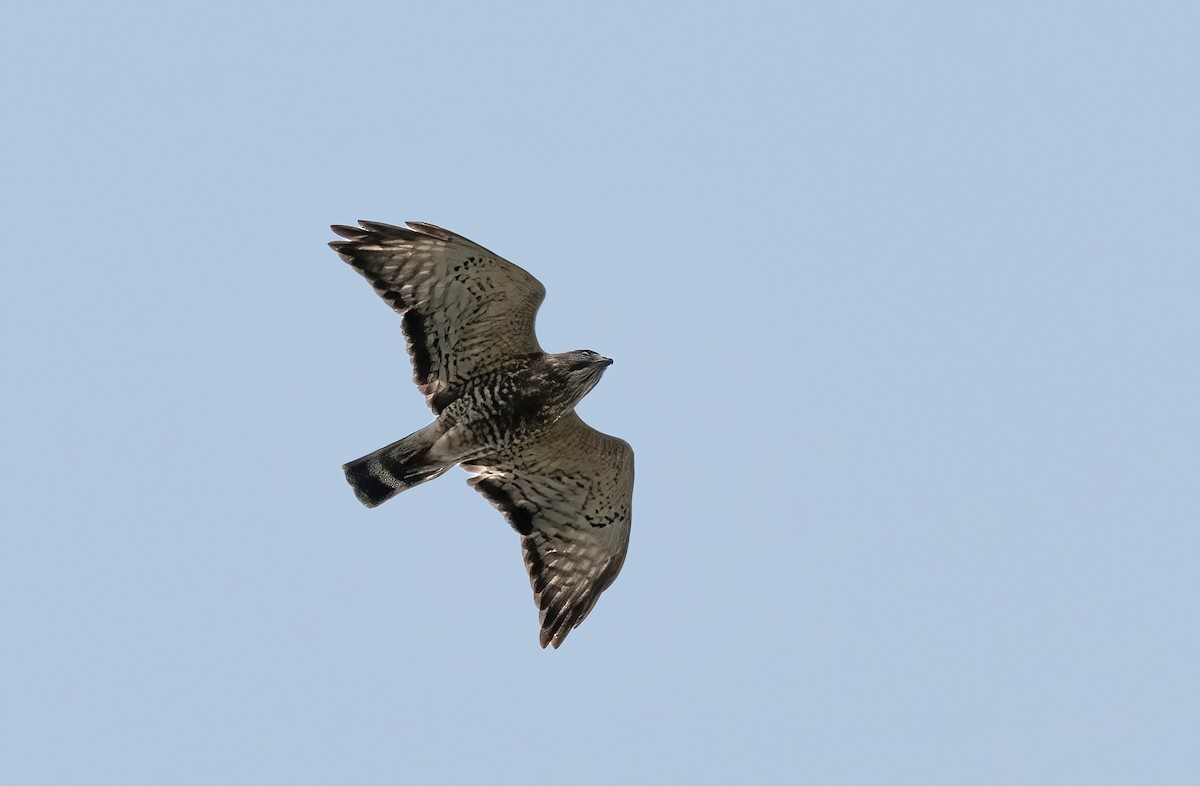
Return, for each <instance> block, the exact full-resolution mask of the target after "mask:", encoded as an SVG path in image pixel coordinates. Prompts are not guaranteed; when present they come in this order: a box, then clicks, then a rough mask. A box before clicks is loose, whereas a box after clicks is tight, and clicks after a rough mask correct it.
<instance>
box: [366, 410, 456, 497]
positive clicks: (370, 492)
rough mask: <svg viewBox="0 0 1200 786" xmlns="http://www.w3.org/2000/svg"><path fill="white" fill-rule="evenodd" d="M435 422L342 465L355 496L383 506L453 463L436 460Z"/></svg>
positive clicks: (437, 433)
mask: <svg viewBox="0 0 1200 786" xmlns="http://www.w3.org/2000/svg"><path fill="white" fill-rule="evenodd" d="M442 433H443V432H442V428H441V426H440V425H439V424H438V423H437V422H436V421H435V422H433V423H430V424H429V425H428V426H426V427H425V428H423V429H421V430H420V431H418V432H416V433H414V434H409V435H408V436H407V437H405V438H404V439H402V440H400V441H399V442H393V443H392V444H390V445H388V446H387V447H386V448H380V449H379V450H377V451H375V452H374V453H368V454H367V455H365V456H363V457H362V458H360V459H355V460H354V461H351V462H350V463H348V464H345V465H343V466H342V470H343V471H344V472H345V473H346V480H348V481H349V482H350V485H351V486H353V487H354V493H355V495H357V496H358V499H359V501H360V502H362V504H364V505H366V506H367V507H368V508H373V507H375V506H376V505H381V504H383V503H384V502H387V501H388V500H389V499H391V498H392V497H394V496H396V495H397V494H399V493H400V492H401V491H404V490H406V489H410V488H412V487H413V486H417V485H420V484H422V483H424V482H425V481H427V480H433V479H434V478H436V477H437V476H438V475H441V474H442V473H443V472H445V471H446V470H448V469H450V467H452V466H454V464H453V463H450V464H446V463H444V462H442V461H436V460H433V459H432V458H431V457H430V455H429V453H430V448H432V447H433V443H435V442H436V441H437V439H438V437H440V436H441V435H442Z"/></svg>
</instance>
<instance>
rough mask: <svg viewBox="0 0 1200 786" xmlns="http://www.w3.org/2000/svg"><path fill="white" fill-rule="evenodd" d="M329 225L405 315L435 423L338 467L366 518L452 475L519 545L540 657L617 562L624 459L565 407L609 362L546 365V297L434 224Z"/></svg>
mask: <svg viewBox="0 0 1200 786" xmlns="http://www.w3.org/2000/svg"><path fill="white" fill-rule="evenodd" d="M360 224H361V226H362V228H361V229H360V228H357V227H344V226H334V227H333V229H334V231H335V232H337V233H338V234H339V235H341V236H342V237H344V238H347V240H346V241H336V242H334V243H331V244H330V245H331V246H333V248H334V249H335V250H336V251H337V252H338V253H339V254H340V255H341V256H342V258H343V259H345V260H346V261H347V262H349V263H350V264H351V265H353V266H354V267H355V268H356V269H357V270H358V271H359V272H360V273H362V274H363V276H365V277H366V278H367V280H368V281H370V282H371V284H372V285H373V286H374V287H375V289H376V291H377V292H378V293H379V294H380V295H381V296H382V297H383V298H384V300H386V301H387V302H388V303H389V304H390V305H391V306H392V307H393V308H395V309H396V310H397V311H399V312H400V313H401V314H403V316H404V319H403V327H404V333H405V336H406V337H407V339H408V347H409V354H410V356H411V357H412V361H413V367H414V374H413V377H414V381H416V383H417V386H418V387H419V388H420V389H421V391H422V392H423V393H424V394H425V396H426V401H427V402H428V403H429V405H430V407H431V408H432V409H433V411H434V412H435V413H436V414H437V419H436V420H435V421H434V422H433V423H431V424H429V425H428V426H426V427H425V428H423V429H420V430H419V431H417V432H414V433H413V434H410V435H409V436H407V437H405V438H404V439H401V440H399V441H397V442H394V443H392V444H391V445H388V446H387V447H385V448H381V449H380V450H377V451H375V452H374V453H371V454H368V455H366V456H363V457H362V458H360V459H357V460H355V461H352V462H350V463H348V464H346V465H345V467H344V470H345V472H346V478H347V480H349V482H350V484H351V485H352V486H353V487H354V490H355V493H356V494H357V495H358V498H359V499H360V500H361V501H362V502H363V504H365V505H367V506H368V507H375V506H376V505H379V504H382V503H383V502H385V501H387V500H388V499H390V498H392V497H393V496H395V495H396V494H399V493H400V492H402V491H404V490H406V489H409V488H412V487H413V486H416V485H418V484H420V483H424V482H427V481H429V480H432V479H434V478H436V477H438V476H439V475H441V474H442V473H444V472H445V471H446V470H448V469H449V468H451V467H453V466H454V465H456V464H461V465H463V466H464V467H465V468H466V469H468V470H470V471H473V472H477V473H479V474H478V475H477V476H476V477H473V478H471V479H470V481H469V482H470V484H471V485H472V486H473V487H474V488H475V489H476V490H477V491H479V492H480V493H482V494H483V495H484V496H485V497H486V498H487V499H488V500H489V501H490V502H491V503H492V504H493V505H495V506H496V507H497V508H499V509H500V510H501V511H502V512H503V513H504V515H505V517H506V518H507V519H508V521H509V523H510V524H511V525H512V526H513V528H514V529H516V530H517V532H519V533H520V534H521V536H522V547H523V551H524V554H525V562H526V567H527V568H528V569H529V573H530V580H531V583H532V585H533V589H534V599H535V601H536V602H537V603H538V606H539V608H540V610H541V618H542V619H541V621H542V636H541V642H542V646H546V644H548V643H551V644H553V645H554V646H555V647H557V646H558V645H559V644H561V643H562V640H563V639H564V638H565V637H566V635H567V633H568V632H569V631H570V630H571V629H572V628H573V627H575V626H577V625H578V624H579V623H580V622H582V621H583V618H584V617H585V616H587V614H588V612H590V611H591V609H592V607H593V606H594V605H595V603H596V600H597V598H599V595H600V593H601V592H602V591H603V590H604V589H606V588H607V587H608V586H609V585H610V584H611V583H612V581H613V579H615V578H616V575H617V572H618V571H619V570H620V568H621V565H622V563H623V562H624V558H625V551H626V548H627V545H628V540H629V525H630V515H631V504H632V492H633V451H632V450H631V449H630V448H629V445H628V444H627V443H625V442H624V441H623V440H620V439H617V438H615V437H610V436H608V435H607V434H601V433H600V432H598V431H595V430H594V429H592V428H590V427H589V426H587V425H586V424H585V423H584V422H583V421H582V420H580V419H579V417H578V415H576V414H575V412H574V408H575V405H576V404H577V403H579V401H580V400H581V399H582V398H583V397H584V396H585V395H587V393H588V392H589V391H590V390H591V389H592V388H593V387H594V386H595V385H596V383H597V382H599V380H600V377H601V375H602V374H603V372H604V369H605V368H607V367H608V366H609V365H611V363H612V361H611V360H609V359H608V358H605V357H602V356H601V355H599V354H597V353H595V352H591V351H589V350H575V351H573V352H564V353H558V354H549V353H545V352H543V351H542V350H541V347H540V346H538V344H537V339H536V337H535V336H534V331H533V320H534V317H535V315H536V313H537V307H538V305H540V303H541V301H542V298H543V297H544V295H545V290H544V289H543V288H542V286H541V284H540V283H539V282H538V281H537V280H536V279H534V278H533V277H532V276H530V275H529V274H528V273H526V272H525V271H524V270H522V269H521V268H519V267H517V266H516V265H513V264H512V263H510V262H507V261H505V260H504V259H502V258H500V257H498V256H496V255H495V254H492V253H491V252H490V251H487V250H486V249H483V248H481V247H480V246H477V245H475V244H474V243H472V242H471V241H469V240H466V239H465V238H462V237H460V236H458V235H455V234H454V233H452V232H449V231H447V230H444V229H441V228H439V227H434V226H432V225H430V224H419V223H410V224H408V225H407V227H395V226H391V225H388V224H379V223H375V222H366V221H364V222H360Z"/></svg>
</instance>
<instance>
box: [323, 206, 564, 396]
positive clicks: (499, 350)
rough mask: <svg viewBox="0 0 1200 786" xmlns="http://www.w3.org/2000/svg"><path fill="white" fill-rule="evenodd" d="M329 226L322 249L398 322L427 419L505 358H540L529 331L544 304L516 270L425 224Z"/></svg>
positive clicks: (535, 286) (540, 292) (540, 291)
mask: <svg viewBox="0 0 1200 786" xmlns="http://www.w3.org/2000/svg"><path fill="white" fill-rule="evenodd" d="M358 223H359V225H360V226H358V227H349V226H340V225H335V226H334V227H333V231H334V232H336V233H337V234H338V235H341V236H342V237H343V238H345V240H338V241H334V242H332V243H330V244H329V245H330V246H331V247H332V248H333V250H334V251H336V252H338V254H339V255H340V256H341V257H342V259H344V260H346V261H347V262H349V263H350V265H352V266H353V267H354V269H355V270H357V271H358V272H359V273H361V274H362V275H363V276H364V277H365V278H366V279H367V281H369V282H371V286H373V287H374V288H375V291H376V292H378V293H379V295H380V297H382V298H383V299H384V300H385V301H386V302H387V303H388V305H390V306H391V307H392V308H394V309H395V310H396V311H397V312H399V313H400V314H402V315H403V317H404V319H403V321H402V326H403V328H404V335H405V337H406V338H407V339H408V352H409V356H410V357H411V358H412V363H413V381H414V382H416V383H417V387H418V388H420V390H421V392H422V393H424V394H425V401H426V402H427V403H428V404H429V406H430V407H432V408H433V411H434V412H441V411H442V409H443V408H444V407H445V406H446V405H447V404H449V403H450V402H451V401H453V400H454V399H455V398H457V396H458V394H459V391H460V390H461V385H462V383H463V382H464V381H466V380H468V379H470V378H472V377H475V376H478V375H480V374H483V373H486V372H488V371H490V370H492V369H493V368H495V367H496V366H497V365H498V364H499V363H500V362H502V361H503V360H504V358H506V357H510V356H513V355H530V354H535V353H540V352H541V351H542V349H541V347H540V346H539V345H538V342H537V336H536V335H535V334H534V329H533V323H534V319H535V317H536V316H537V310H538V306H540V305H541V303H542V299H543V298H544V297H545V296H546V290H545V288H544V287H543V286H542V285H541V283H540V282H539V281H538V280H537V279H536V278H534V277H533V276H531V275H530V274H529V273H527V272H525V271H524V270H522V269H521V268H519V267H517V266H516V265H514V264H513V263H511V262H508V261H506V260H504V259H503V258H501V257H500V256H497V255H496V254H493V253H492V252H491V251H488V250H487V249H486V248H483V247H482V246H479V245H476V244H475V243H472V242H471V241H470V240H467V239H466V238H465V237H461V236H460V235H456V234H454V233H453V232H450V231H447V230H445V229H442V228H440V227H436V226H434V225H432V224H422V223H419V222H409V223H408V224H407V225H406V226H403V227H397V226H392V225H391V224H380V223H377V222H375V221H359V222H358Z"/></svg>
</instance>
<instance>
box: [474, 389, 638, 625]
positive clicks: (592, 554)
mask: <svg viewBox="0 0 1200 786" xmlns="http://www.w3.org/2000/svg"><path fill="white" fill-rule="evenodd" d="M466 469H467V470H469V471H472V472H479V473H480V474H479V475H478V476H477V477H474V478H471V479H470V480H469V481H467V482H468V483H470V484H471V486H472V487H473V488H474V489H475V490H476V491H478V492H480V493H481V494H483V495H484V496H485V497H487V498H488V500H489V501H490V502H491V503H492V504H493V505H495V506H496V507H497V508H498V509H499V510H500V511H501V512H503V513H504V516H505V518H507V519H508V523H509V524H511V525H512V527H513V529H515V530H516V531H517V532H519V533H520V534H521V548H522V550H523V551H524V554H525V566H526V567H527V568H528V569H529V581H530V583H531V584H532V585H533V600H534V603H536V604H537V607H538V610H539V613H540V616H541V626H542V632H541V643H542V646H543V647H545V646H546V645H547V644H552V645H553V646H554V647H556V648H557V647H558V645H560V644H562V642H563V639H565V638H566V637H567V634H568V633H570V632H571V629H572V628H575V627H577V626H578V625H579V623H581V622H583V620H584V618H585V617H587V615H588V612H590V611H591V610H592V607H593V606H595V605H596V600H597V599H598V598H599V597H600V593H601V592H603V591H604V590H605V589H607V588H608V587H609V585H611V584H612V583H613V580H614V579H615V578H616V577H617V574H618V573H619V572H620V571H621V565H622V563H624V562H625V551H626V549H627V548H628V546H629V526H630V519H631V515H632V507H633V449H632V448H630V447H629V443H627V442H625V441H624V440H622V439H617V438H616V437H611V436H609V435H608V434H603V433H601V432H599V431H596V430H595V429H593V428H592V427H591V426H589V425H587V424H586V423H584V422H583V421H582V420H580V418H579V416H578V415H576V414H575V413H574V412H570V413H568V414H567V415H565V416H563V417H562V418H561V419H560V420H559V421H558V422H557V423H555V424H554V426H552V427H551V428H550V429H549V430H548V431H547V432H546V433H545V434H543V435H542V436H541V437H539V438H538V439H536V440H534V441H532V442H530V443H528V444H527V445H525V446H523V447H521V448H518V449H516V450H515V452H513V453H511V454H508V455H504V456H495V457H488V458H485V459H480V460H479V461H476V462H473V463H472V464H470V465H466Z"/></svg>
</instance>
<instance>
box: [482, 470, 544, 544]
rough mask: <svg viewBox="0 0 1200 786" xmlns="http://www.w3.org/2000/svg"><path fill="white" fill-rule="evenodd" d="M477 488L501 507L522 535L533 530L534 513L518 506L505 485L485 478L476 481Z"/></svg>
mask: <svg viewBox="0 0 1200 786" xmlns="http://www.w3.org/2000/svg"><path fill="white" fill-rule="evenodd" d="M475 488H477V489H479V491H481V492H483V496H485V497H487V498H488V500H489V501H491V502H492V504H494V505H496V506H497V507H499V508H500V510H501V511H502V512H503V513H504V517H505V518H507V519H508V523H509V524H511V525H512V528H513V529H515V530H516V531H517V532H519V533H521V534H522V535H529V533H531V532H533V515H532V514H531V513H530V512H529V511H527V510H525V508H521V507H517V505H516V503H514V502H513V500H512V497H510V496H509V495H508V492H506V491H505V490H504V487H503V486H501V485H500V484H499V483H497V482H496V481H494V480H491V479H487V478H485V479H483V480H481V481H479V482H478V483H476V484H475Z"/></svg>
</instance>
